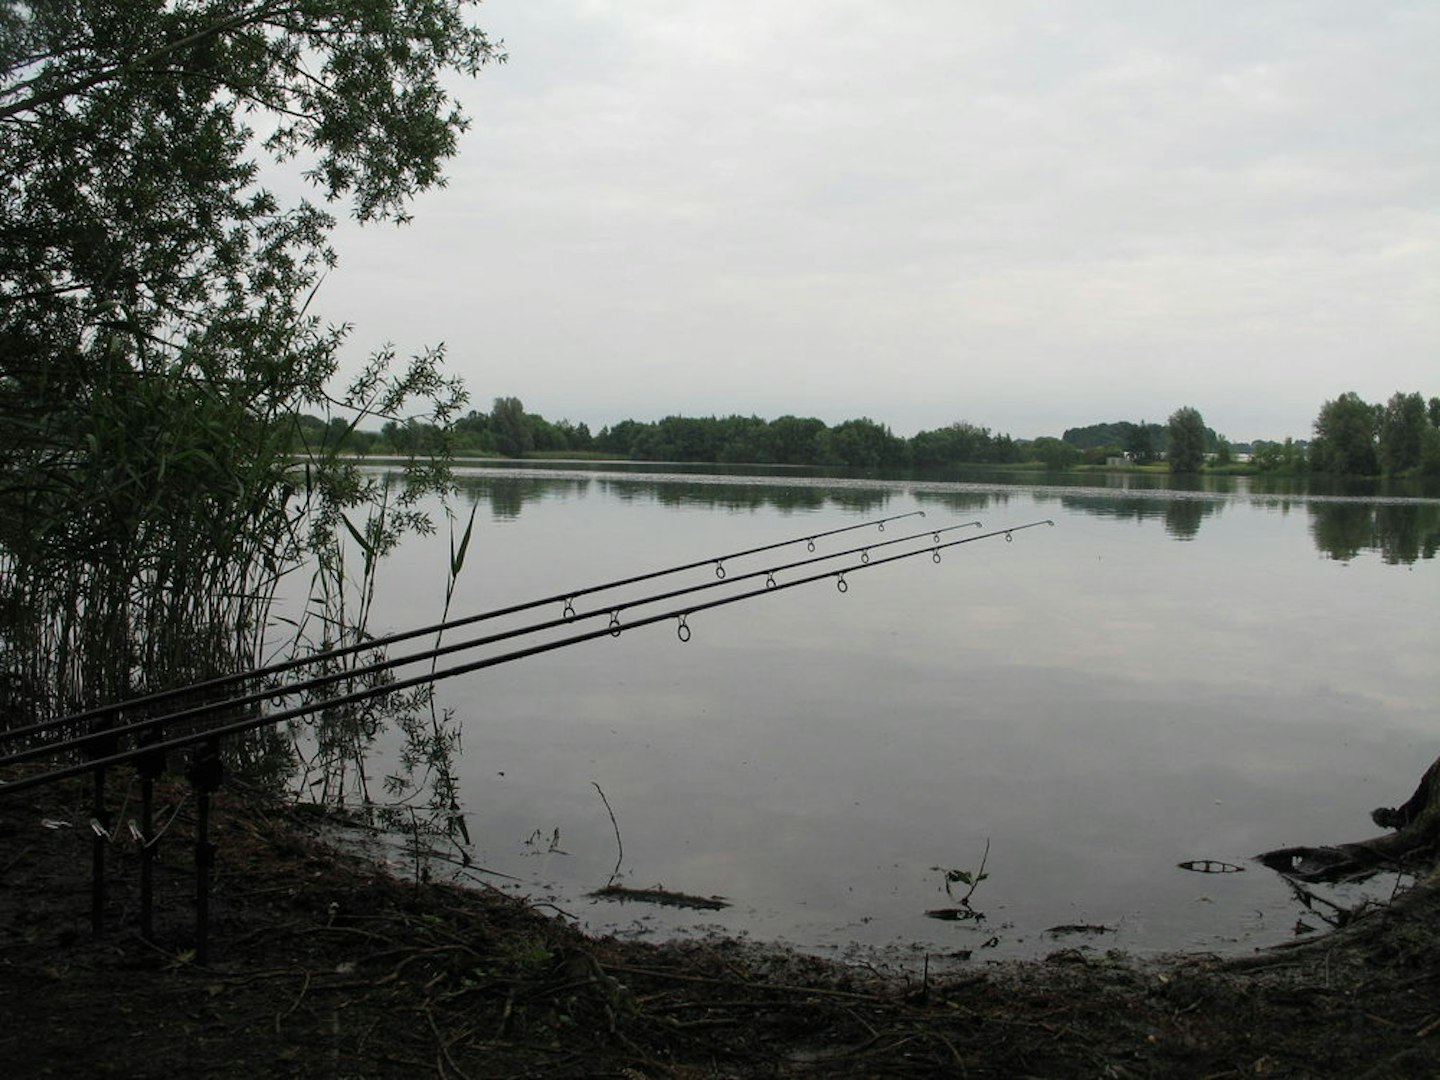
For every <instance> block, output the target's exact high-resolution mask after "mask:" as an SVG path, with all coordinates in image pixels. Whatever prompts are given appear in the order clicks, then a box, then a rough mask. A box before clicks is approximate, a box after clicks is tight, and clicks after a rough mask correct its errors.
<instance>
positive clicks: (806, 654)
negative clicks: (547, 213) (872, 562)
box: [377, 468, 1440, 961]
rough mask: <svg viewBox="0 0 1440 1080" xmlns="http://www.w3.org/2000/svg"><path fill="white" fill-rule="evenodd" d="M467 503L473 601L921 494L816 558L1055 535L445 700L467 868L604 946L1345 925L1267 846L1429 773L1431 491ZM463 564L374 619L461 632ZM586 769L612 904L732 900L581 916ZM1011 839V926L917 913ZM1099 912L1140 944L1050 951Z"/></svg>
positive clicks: (1052, 941) (928, 488) (648, 478)
mask: <svg viewBox="0 0 1440 1080" xmlns="http://www.w3.org/2000/svg"><path fill="white" fill-rule="evenodd" d="M462 484H463V491H464V497H463V498H462V500H461V510H462V511H463V513H466V514H468V510H469V506H468V504H469V503H470V502H475V503H478V506H479V511H478V514H477V518H476V536H475V539H474V541H473V543H472V550H471V554H470V559H469V562H468V565H467V566H466V569H465V571H464V574H463V575H462V577H461V580H460V582H459V586H458V591H457V594H456V598H455V605H454V608H453V610H454V611H455V612H469V611H474V610H482V609H491V608H497V607H501V606H505V605H509V604H513V603H518V602H521V601H525V600H528V599H532V598H535V597H540V596H547V595H553V594H560V593H564V592H566V591H568V590H571V589H576V588H580V587H583V586H586V585H589V584H592V583H597V582H601V581H605V580H609V579H614V578H621V577H627V576H630V575H634V574H639V573H643V572H646V571H649V570H652V569H656V568H660V567H664V566H668V565H672V564H677V563H684V562H690V561H693V560H696V559H698V558H701V557H705V556H713V555H719V554H723V553H726V552H730V551H735V550H740V549H746V548H752V547H756V546H759V545H763V544H768V543H772V542H775V541H779V540H784V539H788V538H792V537H797V536H801V537H803V536H807V535H811V534H813V533H816V532H820V531H824V530H826V529H833V528H837V527H840V526H844V525H851V524H854V523H857V522H860V521H864V520H867V519H870V518H875V517H880V516H885V515H892V514H903V513H907V512H910V511H914V510H923V511H924V512H925V514H926V517H925V518H924V520H923V522H922V521H920V520H919V519H916V520H915V521H914V522H913V523H912V522H909V521H906V522H894V523H892V524H891V525H890V526H889V527H888V528H887V531H886V532H885V533H884V535H883V536H881V535H880V534H879V533H877V532H875V531H874V530H873V529H872V530H869V531H867V532H865V533H853V534H847V535H845V536H840V537H835V538H833V539H831V540H828V541H820V543H819V547H820V551H821V552H822V553H823V552H826V551H835V550H839V549H841V548H844V547H851V546H855V545H856V544H858V543H861V542H863V539H864V538H869V539H871V540H879V539H893V538H895V537H897V536H901V535H905V534H906V533H908V532H911V531H914V530H916V529H917V528H918V529H925V528H938V527H943V526H946V525H950V524H955V523H959V522H965V521H970V520H975V519H979V520H981V521H982V522H983V523H984V526H985V528H986V529H987V530H989V529H997V528H1005V527H1011V526H1018V525H1022V524H1025V523H1028V522H1031V521H1035V520H1038V519H1051V520H1053V521H1054V523H1055V526H1054V528H1046V527H1041V528H1034V529H1029V530H1026V531H1023V532H1019V533H1016V534H1015V535H1014V539H1013V542H1009V543H1007V542H1005V541H1004V539H1003V537H997V538H993V539H988V540H983V541H978V542H975V543H972V544H969V545H966V546H964V547H959V548H955V549H951V550H947V551H945V552H944V553H943V559H942V561H941V563H940V564H939V565H936V564H935V563H934V562H933V561H932V559H931V557H930V555H929V554H928V552H926V553H924V554H922V555H921V556H920V557H918V558H914V559H909V560H906V561H903V562H900V563H897V564H893V565H886V566H878V567H874V568H871V569H868V570H866V571H864V572H857V573H852V574H849V575H847V581H846V583H847V585H848V586H849V588H848V591H846V592H845V593H843V594H842V593H841V592H839V591H838V590H837V588H836V587H835V583H834V582H833V580H829V581H822V582H819V583H816V584H813V585H808V586H805V587H803V588H794V589H788V590H784V591H781V592H777V593H775V594H774V595H765V596H761V597H759V598H758V599H755V600H751V601H747V602H744V603H738V604H734V605H731V606H729V607H723V608H718V609H716V610H712V611H705V612H699V613H696V614H694V615H692V616H690V618H689V619H688V620H687V621H688V625H689V628H690V630H691V631H692V635H693V636H692V638H691V640H690V641H689V642H688V643H682V642H681V641H679V640H678V637H677V633H676V628H677V624H676V621H675V620H673V619H671V620H668V621H667V622H664V623H661V624H659V625H655V626H651V627H645V628H634V629H631V630H630V631H628V632H626V633H623V634H622V635H621V636H619V637H618V638H611V637H609V636H608V635H607V636H605V637H603V638H602V639H601V640H598V641H595V642H592V643H588V644H583V645H578V646H574V647H571V648H566V649H563V650H559V651H556V652H552V653H548V654H545V655H540V656H536V657H532V658H528V659H524V660H520V661H517V662H514V663H509V664H505V665H503V666H498V667H494V668H491V669H488V670H485V671H483V672H479V673H476V674H473V675H468V676H463V677H460V678H457V679H453V680H450V681H448V682H445V683H443V684H441V687H440V690H439V693H440V697H441V701H442V703H443V704H444V705H445V706H447V707H449V708H451V709H453V710H454V711H455V716H456V719H457V720H458V721H459V722H460V723H461V725H462V726H463V732H464V750H465V754H464V765H463V768H464V775H465V788H464V798H465V803H466V810H467V811H468V813H469V822H470V829H471V835H472V839H473V840H474V852H473V854H474V857H475V860H476V862H477V863H479V864H481V865H482V866H484V867H486V868H487V869H489V870H493V871H498V872H500V873H503V874H506V875H512V876H513V877H514V878H516V879H519V880H518V881H511V880H510V879H508V878H501V877H494V878H491V879H490V880H492V881H493V882H494V883H495V884H497V885H501V886H502V887H506V888H511V889H515V890H517V891H523V892H525V893H526V894H528V895H531V896H535V897H538V898H541V899H543V900H547V901H549V902H552V903H554V904H555V905H556V906H558V907H559V908H561V909H562V910H564V911H565V912H568V913H569V914H571V915H573V916H575V917H576V918H577V919H578V920H579V921H581V922H582V923H583V924H584V925H585V926H587V927H589V928H591V929H594V930H597V931H614V932H620V933H635V934H653V935H655V936H657V937H658V936H672V935H676V934H689V933H699V932H703V931H707V930H710V929H718V930H721V931H723V932H726V933H731V934H748V935H750V936H752V937H755V938H758V939H764V940H775V939H781V940H785V941H788V942H790V943H793V944H795V945H797V946H801V947H803V948H806V949H811V950H820V951H827V952H833V953H837V954H841V955H850V954H852V953H855V952H856V951H857V950H873V949H875V948H876V947H881V948H883V949H885V950H887V952H886V953H884V954H883V955H885V956H887V958H889V959H891V960H894V959H897V958H898V959H901V960H903V959H904V958H905V957H907V956H909V957H915V956H919V955H921V954H923V953H930V954H932V955H938V954H945V953H953V952H957V951H961V950H974V959H975V960H976V961H978V960H982V959H985V958H990V957H1000V956H1016V955H1036V954H1043V953H1047V952H1050V951H1053V950H1055V949H1058V948H1064V947H1073V946H1083V947H1093V948H1097V949H1103V948H1116V947H1119V948H1125V949H1130V950H1133V951H1136V952H1149V951H1153V950H1169V949H1178V948H1185V949H1197V948H1199V949H1214V950H1222V951H1234V950H1244V949H1249V948H1253V947H1254V946H1256V945H1263V944H1267V943H1271V942H1275V941H1279V940H1284V939H1286V938H1289V937H1291V936H1292V935H1293V934H1294V933H1295V928H1296V923H1297V919H1303V921H1305V922H1306V923H1308V924H1310V925H1314V926H1318V925H1319V923H1318V920H1316V919H1315V918H1314V917H1313V916H1310V915H1308V914H1307V913H1305V912H1304V910H1303V909H1302V908H1301V907H1300V906H1299V905H1298V904H1297V903H1296V901H1295V900H1294V898H1293V897H1292V896H1291V894H1290V892H1289V890H1288V889H1287V887H1286V886H1285V884H1284V883H1283V882H1282V881H1281V880H1280V879H1279V878H1277V877H1276V876H1275V875H1273V874H1271V873H1270V872H1269V871H1267V870H1265V869H1264V868H1263V867H1260V866H1259V865H1258V864H1255V863H1252V862H1249V859H1250V857H1251V856H1253V855H1254V854H1256V853H1257V852H1260V851H1264V850H1267V849H1270V848H1275V847H1280V846H1284V845H1290V844H1302V843H1317V844H1321V843H1330V842H1335V841H1343V840H1348V839H1358V838H1360V837H1363V836H1367V835H1370V834H1371V833H1372V832H1373V831H1374V830H1373V827H1372V826H1371V825H1370V823H1369V820H1368V814H1369V811H1370V809H1371V808H1372V807H1374V806H1377V805H1382V804H1384V805H1395V804H1396V803H1398V802H1399V801H1402V800H1403V799H1405V798H1406V797H1408V795H1409V794H1410V791H1411V790H1412V788H1413V786H1414V784H1415V783H1416V781H1417V780H1418V779H1419V776H1420V773H1421V772H1422V771H1423V770H1424V768H1425V767H1426V765H1428V764H1429V762H1430V761H1431V760H1433V759H1434V758H1435V757H1436V755H1437V754H1440V725H1437V710H1436V705H1437V703H1440V663H1437V659H1436V658H1437V657H1440V603H1437V601H1440V561H1437V560H1436V558H1435V552H1436V549H1437V546H1440V500H1388V501H1380V500H1373V499H1372V500H1363V499H1362V500H1356V499H1344V498H1331V497H1326V498H1306V497H1302V496H1294V495H1283V494H1259V493H1255V492H1254V491H1251V490H1249V489H1247V488H1245V487H1244V486H1243V485H1240V486H1238V488H1237V489H1236V490H1232V491H1230V492H1228V493H1226V492H1214V491H1210V492H1207V491H1195V492H1173V491H1165V490H1147V489H1145V488H1143V487H1136V486H1134V485H1131V484H1129V482H1128V478H1122V479H1121V480H1119V481H1117V482H1115V483H1114V484H1113V485H1112V486H1110V487H1069V488H1062V487H1037V486H1015V485H1004V484H999V483H988V482H974V483H938V482H937V483H921V482H913V481H911V482H895V483H883V482H878V481H836V480H824V479H820V478H805V477H797V476H793V475H792V476H777V475H770V476H757V477H735V476H725V475H706V476H694V475H686V476H679V475H666V474H665V473H663V472H654V471H649V472H644V473H640V472H635V473H625V472H617V471H613V470H603V469H602V470H595V469H589V470H579V469H563V468H562V469H553V468H552V469H519V470H516V469H508V470H492V469H479V470H473V471H469V472H467V473H465V474H464V476H463V477H462ZM962 535H964V534H963V533H956V534H954V536H955V537H959V536H962ZM950 538H951V537H950V536H947V537H946V539H950ZM446 544H447V541H446V539H445V537H444V536H443V535H441V536H439V537H437V538H432V539H429V540H419V541H415V542H412V543H410V544H409V545H408V546H406V547H405V548H404V549H403V550H402V551H401V552H400V553H399V554H398V555H397V556H396V558H395V560H394V563H393V565H391V566H390V568H389V571H388V575H387V576H386V577H385V579H384V580H383V581H382V584H381V588H380V592H379V595H378V598H377V611H378V616H377V624H378V628H388V627H404V626H408V625H411V624H416V623H420V622H427V621H432V620H434V619H435V618H436V617H437V616H438V613H439V610H440V604H441V599H442V597H443V591H444V566H445V562H446V558H447V547H446ZM880 554H881V552H879V551H877V552H875V555H876V556H877V557H878V556H879V555H880ZM804 555H805V552H804V546H803V545H800V546H799V547H798V548H790V549H786V550H784V551H780V552H774V553H770V554H768V555H765V556H759V557H755V558H752V559H748V560H733V561H730V562H727V564H726V569H727V571H728V572H729V574H730V576H731V577H732V578H733V577H734V576H735V575H737V574H739V573H741V572H743V571H744V570H747V569H760V568H762V567H769V566H772V565H775V564H777V563H780V562H785V561H790V560H793V559H795V558H799V557H803V556H804ZM846 561H847V562H850V563H853V562H854V561H855V560H854V559H853V558H852V559H850V560H846ZM777 576H779V577H780V578H781V580H784V576H783V575H777ZM791 576H794V575H793V573H792V575H791ZM713 579H714V573H713V569H711V568H704V569H698V570H694V571H691V572H689V573H688V574H685V575H681V576H680V577H679V578H678V579H674V580H672V579H666V581H664V582H661V583H657V584H654V585H652V586H650V591H656V590H658V589H660V588H673V587H675V584H676V581H677V580H678V582H680V583H684V584H690V583H701V582H705V581H709V580H713ZM752 585H753V583H752ZM576 607H577V609H578V610H579V611H580V612H581V613H584V612H586V611H588V610H594V605H593V604H590V605H587V603H586V602H585V601H584V600H583V599H582V600H577V602H576ZM560 609H561V605H559V604H558V603H557V604H556V605H553V609H551V608H547V609H546V610H545V611H544V612H543V614H544V616H545V617H558V616H559V615H560V614H561V610H560ZM625 618H626V619H627V620H629V619H630V618H631V615H630V614H629V613H627V614H626V616H625ZM577 625H578V624H577ZM600 625H603V624H602V623H587V624H585V626H586V628H590V627H597V626H600ZM572 632H573V631H572ZM597 784H598V785H599V787H600V788H602V789H603V791H604V792H605V794H606V796H607V797H608V799H609V802H610V805H611V807H612V808H613V810H614V812H615V815H616V819H617V821H618V824H619V828H620V830H621V833H622V837H623V842H624V861H623V865H622V875H623V876H622V878H621V879H620V880H621V882H622V883H623V884H625V885H629V886H631V887H634V888H646V887H650V886H655V885H661V886H663V887H665V888H667V889H672V890H678V891H682V892H685V893H690V894H699V895H705V896H708V895H712V894H714V895H721V896H724V897H726V898H728V899H729V900H730V902H731V903H732V905H733V906H732V907H730V908H728V909H726V910H724V911H721V912H699V913H687V912H679V913H676V912H672V911H669V910H666V909H657V908H653V907H646V906H642V905H635V904H628V905H618V904H615V903H613V902H597V901H593V900H590V899H587V898H586V897H585V895H584V894H585V893H586V892H588V891H589V890H592V889H595V888H597V887H599V886H602V885H604V884H605V883H606V882H607V880H609V878H610V875H611V872H612V870H613V869H614V866H615V862H616V857H617V849H616V844H615V838H614V833H613V829H612V825H611V821H610V817H609V814H608V813H607V810H606V807H605V805H604V803H603V802H602V800H601V798H600V796H599V794H598V793H597V790H596V787H595V785H597ZM987 844H988V850H989V855H988V860H987V862H986V865H985V870H986V873H987V874H988V875H989V876H988V878H987V879H986V880H984V881H983V882H981V883H980V885H979V887H978V888H977V889H976V890H975V892H974V895H973V897H972V900H971V903H972V905H973V907H974V908H975V909H976V910H977V911H980V912H983V913H984V916H985V918H984V919H983V920H982V921H976V922H941V921H938V920H936V919H933V918H927V917H926V914H925V913H926V911H927V910H930V909H935V908H941V907H946V906H949V905H950V903H951V901H950V899H949V898H948V897H947V895H946V892H945V888H944V884H945V878H944V870H945V869H946V868H951V869H959V870H970V871H973V870H975V869H976V868H977V866H978V865H979V863H980V860H981V858H982V855H983V854H984V853H985V851H986V846H987ZM1190 859H1217V860H1225V861H1228V862H1231V863H1234V864H1237V865H1242V866H1244V867H1246V869H1245V870H1244V872H1242V873H1232V874H1223V875H1222V874H1209V875H1207V874H1197V873H1192V872H1187V871H1185V870H1182V869H1180V868H1178V866H1177V864H1178V863H1180V862H1182V861H1185V860H1190ZM1389 884H1390V883H1379V884H1378V885H1377V886H1372V888H1374V887H1378V888H1379V889H1381V890H1382V891H1383V890H1385V889H1388V888H1389ZM953 888H954V889H955V891H956V894H957V895H958V894H959V893H961V892H963V891H964V887H963V886H953ZM1073 924H1089V925H1095V926H1104V927H1107V928H1109V929H1110V930H1111V931H1113V932H1107V933H1104V934H1085V935H1064V934H1060V933H1055V932H1051V928H1054V927H1059V926H1065V925H1073Z"/></svg>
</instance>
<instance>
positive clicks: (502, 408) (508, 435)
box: [490, 397, 535, 457]
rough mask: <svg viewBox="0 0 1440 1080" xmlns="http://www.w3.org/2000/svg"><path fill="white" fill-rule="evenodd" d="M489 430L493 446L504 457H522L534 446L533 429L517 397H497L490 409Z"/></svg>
mask: <svg viewBox="0 0 1440 1080" xmlns="http://www.w3.org/2000/svg"><path fill="white" fill-rule="evenodd" d="M490 430H491V431H492V432H494V435H495V448H496V449H497V450H499V451H500V453H502V454H504V455H505V456H506V457H524V456H525V455H526V454H527V453H529V452H530V451H531V450H532V449H534V446H535V435H534V429H533V428H532V427H531V425H530V423H529V421H528V420H527V419H526V416H525V406H524V405H523V404H522V403H521V401H520V399H519V398H517V397H497V398H496V399H495V404H494V405H493V406H492V407H491V409H490Z"/></svg>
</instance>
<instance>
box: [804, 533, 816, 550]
mask: <svg viewBox="0 0 1440 1080" xmlns="http://www.w3.org/2000/svg"><path fill="white" fill-rule="evenodd" d="M805 546H806V547H807V548H809V549H810V550H811V551H814V550H815V538H814V537H813V536H812V537H811V538H810V539H809V540H807V541H806V542H805Z"/></svg>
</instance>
